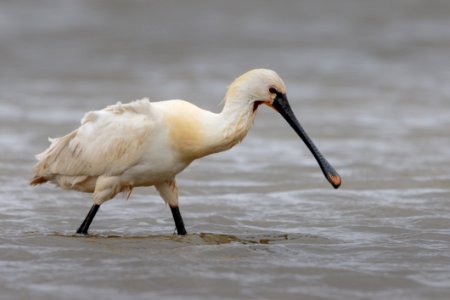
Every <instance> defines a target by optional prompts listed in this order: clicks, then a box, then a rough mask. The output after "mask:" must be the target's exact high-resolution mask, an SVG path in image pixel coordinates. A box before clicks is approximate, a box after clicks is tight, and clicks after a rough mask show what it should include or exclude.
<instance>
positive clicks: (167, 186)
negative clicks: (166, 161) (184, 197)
mask: <svg viewBox="0 0 450 300" xmlns="http://www.w3.org/2000/svg"><path fill="white" fill-rule="evenodd" d="M155 188H156V189H157V190H158V192H159V194H160V195H161V197H162V198H163V199H164V201H165V202H166V203H167V204H169V206H170V210H171V211H172V216H173V220H174V221H175V226H176V227H177V233H178V235H185V234H186V229H185V228H184V222H183V218H182V217H181V213H180V209H179V207H178V188H177V183H176V181H175V178H173V179H171V180H167V181H164V182H161V183H159V184H155Z"/></svg>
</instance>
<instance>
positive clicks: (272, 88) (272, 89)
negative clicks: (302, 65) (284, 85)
mask: <svg viewBox="0 0 450 300" xmlns="http://www.w3.org/2000/svg"><path fill="white" fill-rule="evenodd" d="M269 92H270V93H271V94H277V93H278V91H277V90H276V89H275V88H274V87H271V88H270V89H269Z"/></svg>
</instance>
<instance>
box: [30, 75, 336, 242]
mask: <svg viewBox="0 0 450 300" xmlns="http://www.w3.org/2000/svg"><path fill="white" fill-rule="evenodd" d="M261 104H265V105H267V106H269V107H272V108H274V109H275V110H276V111H278V112H279V113H280V114H281V115H282V116H283V117H284V119H285V120H286V121H287V122H288V123H289V124H290V125H291V127H292V128H293V129H294V130H295V131H296V132H297V134H298V135H299V136H300V137H301V138H302V139H303V141H304V142H305V143H306V145H307V147H308V148H309V149H310V150H311V152H312V154H313V155H314V157H315V158H316V160H317V162H318V163H319V166H320V167H321V169H322V171H323V173H324V175H325V177H326V178H327V179H328V181H329V182H330V183H331V184H332V185H333V186H334V187H335V188H338V187H339V185H340V184H341V178H340V177H339V175H338V173H337V172H336V171H335V170H334V169H333V168H332V167H331V165H330V164H329V163H328V162H327V161H326V160H325V158H324V157H323V156H322V155H321V154H320V152H319V151H318V150H317V148H316V147H315V146H314V144H313V142H312V141H311V140H310V138H309V137H308V135H307V134H306V132H305V131H304V130H303V128H302V127H301V126H300V124H299V122H298V121H297V119H296V117H295V115H294V113H293V112H292V110H291V108H290V106H289V103H288V101H287V98H286V89H285V85H284V83H283V81H282V79H281V78H280V77H279V76H278V74H277V73H275V72H274V71H272V70H267V69H255V70H251V71H248V72H247V73H245V74H243V75H241V76H240V77H238V78H237V79H235V80H234V81H233V83H232V84H231V85H230V86H229V88H228V90H227V93H226V95H225V104H224V107H223V110H222V112H220V113H213V112H209V111H206V110H203V109H201V108H199V107H197V106H195V105H194V104H191V103H189V102H186V101H183V100H167V101H161V102H150V101H149V100H148V99H142V100H138V101H134V102H130V103H128V104H121V103H120V102H119V103H117V104H116V105H111V106H108V107H106V108H105V109H103V110H99V111H93V112H88V113H87V114H86V115H85V116H84V118H83V119H82V121H81V126H80V127H79V128H78V129H76V130H74V131H72V132H71V133H69V134H67V135H66V136H63V137H60V138H56V139H50V142H51V145H50V147H49V148H48V149H46V150H45V151H44V152H42V153H40V154H38V155H36V158H37V160H38V162H37V164H36V165H35V166H34V173H35V176H34V178H33V179H32V181H31V184H32V185H37V184H42V183H44V182H47V181H50V182H52V183H55V184H56V185H58V186H59V187H61V188H63V189H65V190H76V191H81V192H87V193H92V194H93V196H92V199H93V202H94V204H93V206H92V208H91V210H90V211H89V213H88V214H87V216H86V218H85V220H84V221H83V223H82V224H81V226H80V227H79V229H78V230H77V233H81V234H87V232H88V229H89V226H90V224H91V222H92V220H93V219H94V217H95V214H96V213H97V211H98V209H99V207H100V205H101V204H102V203H104V202H105V201H107V200H110V199H112V198H114V196H116V195H117V194H118V193H120V192H125V193H126V194H127V197H129V196H130V194H131V192H132V190H133V188H134V187H140V186H154V187H155V188H156V189H157V190H158V192H159V194H160V195H161V197H162V198H163V199H164V201H165V202H166V203H167V204H169V206H170V208H171V211H172V214H173V218H174V221H175V225H176V229H177V233H178V234H179V235H184V234H186V230H185V227H184V223H183V219H182V217H181V214H180V210H179V207H178V187H177V184H176V182H175V176H176V175H177V174H178V173H180V172H181V171H183V170H184V169H185V168H186V167H187V166H189V164H190V163H191V162H192V161H194V160H195V159H198V158H201V157H204V156H206V155H209V154H212V153H216V152H221V151H225V150H227V149H230V148H231V147H233V146H234V145H236V144H237V143H239V142H241V141H242V139H243V138H244V137H245V136H246V134H247V132H248V130H249V129H250V127H251V125H252V123H253V119H254V118H255V115H256V111H257V109H258V107H259V105H261Z"/></svg>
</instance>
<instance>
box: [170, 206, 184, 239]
mask: <svg viewBox="0 0 450 300" xmlns="http://www.w3.org/2000/svg"><path fill="white" fill-rule="evenodd" d="M170 210H171V211H172V215H173V220H174V221H175V226H176V227H177V233H178V235H185V234H186V233H187V232H186V229H185V228H184V222H183V218H182V217H181V213H180V209H179V208H178V206H177V207H172V206H171V207H170Z"/></svg>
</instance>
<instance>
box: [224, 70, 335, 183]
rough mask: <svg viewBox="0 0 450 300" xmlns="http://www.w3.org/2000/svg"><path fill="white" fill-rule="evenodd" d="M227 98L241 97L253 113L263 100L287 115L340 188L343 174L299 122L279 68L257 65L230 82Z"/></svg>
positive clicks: (296, 130) (290, 122) (332, 180)
mask: <svg viewBox="0 0 450 300" xmlns="http://www.w3.org/2000/svg"><path fill="white" fill-rule="evenodd" d="M225 101H226V102H228V101H238V102H240V103H241V104H243V105H246V106H248V107H250V108H251V109H252V110H253V113H256V110H257V109H258V107H259V106H260V105H261V104H265V105H267V106H269V107H271V108H273V109H275V110H276V111H277V112H278V113H279V114H281V115H282V116H283V118H284V119H285V120H286V121H287V122H288V123H289V125H290V126H291V127H292V129H294V131H295V132H296V133H297V134H298V135H299V137H300V138H301V139H302V140H303V142H304V143H305V144H306V146H307V147H308V149H309V150H310V151H311V152H312V154H313V155H314V157H315V158H316V160H317V162H318V163H319V166H320V168H321V169H322V172H323V174H324V175H325V177H326V178H327V180H328V181H329V182H330V183H331V185H332V186H333V187H334V188H338V187H339V186H340V185H341V177H340V176H339V174H338V173H337V172H336V171H335V170H334V168H333V167H332V166H331V165H330V164H329V163H328V161H327V160H326V159H325V158H324V157H323V155H322V154H321V153H320V152H319V150H318V149H317V147H316V146H315V145H314V143H313V142H312V140H311V139H310V138H309V136H308V134H307V133H306V131H305V130H304V129H303V127H302V126H301V125H300V123H299V122H298V120H297V118H296V116H295V114H294V112H293V111H292V109H291V107H290V105H289V102H288V99H287V96H286V87H285V85H284V82H283V80H282V79H281V78H280V76H278V74H277V73H276V72H274V71H272V70H267V69H254V70H250V71H248V72H246V73H244V74H243V75H241V76H239V77H238V78H236V79H235V80H234V81H233V83H232V84H231V85H230V87H229V88H228V92H227V96H226V99H225ZM243 102H244V103H243Z"/></svg>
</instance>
